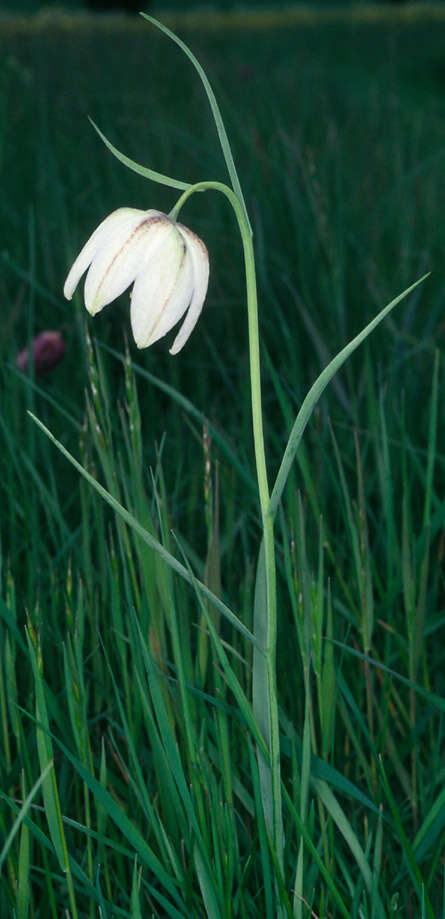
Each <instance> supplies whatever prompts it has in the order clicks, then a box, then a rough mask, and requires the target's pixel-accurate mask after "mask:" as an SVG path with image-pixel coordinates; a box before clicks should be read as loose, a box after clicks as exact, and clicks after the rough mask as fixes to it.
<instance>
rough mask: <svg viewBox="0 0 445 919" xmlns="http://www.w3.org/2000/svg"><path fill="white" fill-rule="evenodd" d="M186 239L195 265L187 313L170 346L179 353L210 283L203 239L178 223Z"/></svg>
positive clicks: (191, 328) (197, 316)
mask: <svg viewBox="0 0 445 919" xmlns="http://www.w3.org/2000/svg"><path fill="white" fill-rule="evenodd" d="M177 227H178V229H179V232H180V233H181V235H182V237H183V238H184V239H185V242H186V245H187V250H188V253H189V256H190V259H191V262H192V266H193V294H192V299H191V302H190V306H189V308H188V312H187V315H186V317H185V319H184V322H183V323H182V326H181V328H180V330H179V332H178V334H177V336H176V338H175V340H174V342H173V344H172V346H171V348H170V354H178V352H179V351H180V350H181V348H183V347H184V345H185V343H186V341H187V339H188V338H189V337H190V335H191V333H192V332H193V329H194V328H195V325H196V323H197V321H198V319H199V316H200V314H201V310H202V307H203V305H204V300H205V298H206V293H207V287H208V283H209V253H208V252H207V248H206V246H205V245H204V243H203V241H202V239H200V238H199V236H196V234H195V233H192V231H191V230H189V229H188V228H187V227H184V226H183V225H182V224H181V223H178V224H177Z"/></svg>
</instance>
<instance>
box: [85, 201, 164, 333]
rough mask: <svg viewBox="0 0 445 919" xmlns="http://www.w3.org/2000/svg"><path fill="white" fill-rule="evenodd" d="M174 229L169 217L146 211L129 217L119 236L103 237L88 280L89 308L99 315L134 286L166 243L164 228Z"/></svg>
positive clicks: (117, 232) (90, 311)
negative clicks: (154, 254) (147, 262)
mask: <svg viewBox="0 0 445 919" xmlns="http://www.w3.org/2000/svg"><path fill="white" fill-rule="evenodd" d="M170 226H171V222H170V221H169V219H168V217H166V215H165V214H160V213H159V211H142V212H140V211H139V212H136V213H135V214H133V215H131V214H129V215H128V216H127V219H126V221H125V223H122V225H121V226H120V227H119V230H118V231H116V233H110V234H107V236H106V238H105V237H101V240H100V246H99V249H98V250H97V252H96V254H95V256H94V258H93V261H92V262H91V266H90V269H89V271H88V274H87V276H86V280H85V291H84V298H85V306H86V308H87V310H88V312H89V313H91V315H93V316H94V315H95V314H96V313H98V312H99V311H100V310H101V309H103V307H104V306H106V305H107V304H108V303H111V302H112V300H115V299H116V297H119V296H120V294H122V293H123V292H124V290H126V289H127V287H129V286H130V284H132V283H133V281H134V279H135V278H136V276H137V274H138V272H139V271H140V270H141V266H143V265H144V264H145V261H146V259H147V257H149V256H150V254H151V253H152V252H157V251H158V249H159V247H160V245H161V244H162V239H163V235H164V234H163V233H161V234H160V235H159V231H160V228H163V227H167V228H169V227H170Z"/></svg>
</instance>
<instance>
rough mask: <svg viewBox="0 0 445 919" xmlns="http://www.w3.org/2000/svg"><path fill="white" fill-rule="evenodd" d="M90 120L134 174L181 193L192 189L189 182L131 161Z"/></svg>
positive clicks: (118, 157) (106, 143) (93, 123)
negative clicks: (176, 189)
mask: <svg viewBox="0 0 445 919" xmlns="http://www.w3.org/2000/svg"><path fill="white" fill-rule="evenodd" d="M89 120H90V122H91V124H92V125H93V128H94V130H95V131H97V133H98V135H99V137H100V139H101V140H103V142H104V144H105V146H106V147H108V149H109V150H110V151H111V153H112V154H113V156H115V157H116V159H117V160H119V162H121V163H123V164H124V166H127V168H128V169H131V170H132V172H137V174H138V175H140V176H143V177H144V179H151V181H152V182H157V183H158V185H169V186H170V188H178V189H180V191H186V189H187V188H190V187H191V186H190V183H189V182H181V181H180V180H179V179H172V178H170V176H166V175H163V174H162V172H155V170H154V169H149V168H148V166H141V165H140V164H139V163H136V161H135V160H131V159H130V157H129V156H125V153H121V152H120V150H118V149H117V147H115V146H114V145H113V144H112V143H111V141H110V140H108V138H107V137H105V134H103V133H102V131H101V130H100V128H98V127H97V124H95V122H94V121H93V119H92V118H90V119H89Z"/></svg>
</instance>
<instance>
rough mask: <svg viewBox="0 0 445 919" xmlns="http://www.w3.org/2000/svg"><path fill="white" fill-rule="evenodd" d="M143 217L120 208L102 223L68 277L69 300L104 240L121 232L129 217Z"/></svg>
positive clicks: (130, 209) (67, 295)
mask: <svg viewBox="0 0 445 919" xmlns="http://www.w3.org/2000/svg"><path fill="white" fill-rule="evenodd" d="M130 214H131V215H134V216H135V215H137V214H139V215H142V214H144V211H138V210H136V209H135V208H129V207H120V208H118V210H117V211H113V213H112V214H109V215H108V217H106V218H105V220H103V221H102V223H100V224H99V226H98V227H97V228H96V229H95V231H94V233H93V234H92V235H91V236H90V238H89V239H88V240H87V242H86V243H85V245H84V247H83V249H82V250H81V251H80V252H79V255H78V256H77V258H76V260H75V262H74V264H73V265H72V268H71V269H70V272H69V274H68V277H67V279H66V281H65V285H64V288H63V293H64V295H65V297H66V298H67V300H71V297H72V296H73V293H74V291H75V289H76V287H77V285H78V283H79V281H80V279H81V277H82V275H83V274H84V272H85V271H86V270H87V268H88V266H89V265H90V264H91V262H92V260H93V258H94V256H95V254H96V252H97V250H98V248H99V246H100V245H101V244H102V241H103V240H104V239H108V238H109V236H110V235H111V236H113V235H114V234H115V233H119V232H120V228H122V227H123V226H124V225H126V223H127V220H128V217H129V215H130Z"/></svg>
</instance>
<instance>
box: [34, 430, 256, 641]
mask: <svg viewBox="0 0 445 919" xmlns="http://www.w3.org/2000/svg"><path fill="white" fill-rule="evenodd" d="M28 415H29V416H30V418H32V420H33V421H34V422H35V424H36V425H37V426H38V427H39V428H40V429H41V430H42V431H43V432H44V434H46V436H47V437H48V438H49V439H50V440H51V441H52V442H53V444H54V445H55V446H56V447H57V449H58V450H60V452H61V453H63V455H64V456H65V457H66V459H67V460H69V462H70V463H71V464H72V465H73V466H74V468H75V469H77V471H78V472H79V473H80V475H81V476H83V478H84V479H86V481H87V482H89V484H90V485H92V486H93V488H95V489H96V491H97V492H98V493H99V494H100V496H101V497H102V498H103V499H104V501H106V502H107V504H109V505H110V507H112V508H113V510H114V511H116V513H117V514H118V515H119V517H121V518H122V520H124V521H125V523H128V525H129V526H130V527H131V528H132V529H133V530H134V531H135V533H137V534H138V536H140V538H141V539H143V541H144V542H145V543H147V545H149V546H150V548H151V549H154V551H155V552H157V553H158V555H159V556H160V557H161V558H162V559H163V561H164V562H166V563H167V565H170V568H173V571H176V573H177V574H179V575H180V576H181V577H182V578H183V579H184V580H185V581H187V583H188V584H193V585H194V587H195V588H197V589H198V590H199V592H200V593H201V594H202V595H203V596H204V597H206V599H207V600H209V601H210V602H211V603H212V604H213V606H214V607H215V608H216V609H217V610H219V612H220V613H222V615H223V616H225V618H226V619H228V620H229V622H230V623H231V624H232V625H233V626H234V628H235V629H237V630H238V631H239V632H241V634H242V635H244V637H245V638H247V639H248V641H250V642H251V643H252V644H253V645H255V644H256V639H255V637H254V636H253V635H252V633H251V632H250V631H249V629H248V628H247V627H246V626H245V625H244V624H243V623H242V622H241V620H240V619H238V617H237V616H236V615H235V613H232V610H231V609H229V607H228V606H226V604H225V603H223V602H222V600H220V599H219V597H216V596H215V594H214V593H212V591H211V590H209V588H208V587H206V585H205V584H203V583H202V581H199V580H197V579H196V578H193V577H192V575H191V574H190V572H189V571H188V570H187V568H185V566H184V565H182V564H181V562H178V560H177V559H176V558H174V556H173V555H171V554H170V552H167V550H166V549H165V548H164V546H163V545H162V544H161V543H160V542H158V540H157V539H155V538H154V536H152V535H151V533H148V531H147V530H146V529H144V527H142V526H141V524H140V523H139V522H138V521H137V520H136V518H135V517H133V514H130V512H129V511H127V510H126V509H125V508H124V507H123V506H122V504H120V503H119V501H117V500H116V498H113V496H112V495H111V494H110V492H108V491H107V490H106V489H105V488H104V487H103V485H100V483H99V482H97V481H96V479H95V478H94V477H93V476H92V475H90V473H89V472H87V470H86V469H84V467H83V466H82V465H81V464H80V463H79V462H78V461H77V460H76V459H74V456H72V454H71V453H69V451H68V450H67V449H66V447H64V446H63V444H61V443H60V441H58V440H57V439H56V438H55V437H54V434H52V433H51V431H50V430H49V429H48V428H47V427H46V426H45V425H44V424H43V423H42V422H41V421H40V420H39V419H38V418H36V416H35V415H33V414H32V412H28Z"/></svg>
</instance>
